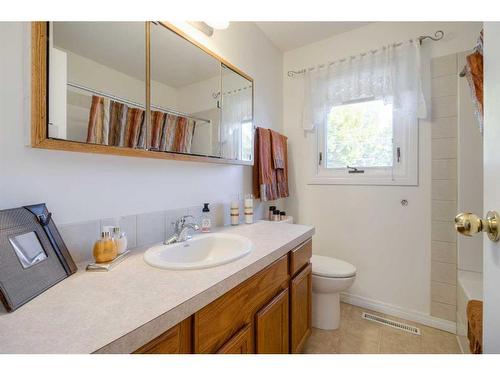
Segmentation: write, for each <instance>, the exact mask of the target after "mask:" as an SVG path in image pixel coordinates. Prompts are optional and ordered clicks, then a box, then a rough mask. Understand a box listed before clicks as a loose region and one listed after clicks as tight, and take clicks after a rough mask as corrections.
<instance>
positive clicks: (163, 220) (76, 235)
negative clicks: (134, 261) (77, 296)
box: [56, 202, 266, 263]
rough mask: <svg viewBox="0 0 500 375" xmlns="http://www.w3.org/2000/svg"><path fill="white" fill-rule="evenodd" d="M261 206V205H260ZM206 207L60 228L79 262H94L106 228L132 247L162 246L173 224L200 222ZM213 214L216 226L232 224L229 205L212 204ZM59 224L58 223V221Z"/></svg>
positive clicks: (258, 216)
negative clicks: (121, 235)
mask: <svg viewBox="0 0 500 375" xmlns="http://www.w3.org/2000/svg"><path fill="white" fill-rule="evenodd" d="M256 203H257V202H256ZM262 206H264V205H262V204H258V205H257V206H256V207H255V214H254V219H255V220H258V219H261V218H262V217H263V216H262V215H263V212H266V211H265V209H264V207H262ZM202 208H203V205H201V204H200V205H199V206H191V207H185V208H177V209H172V210H164V211H155V212H147V213H142V214H138V215H128V216H120V217H111V218H104V219H98V220H92V221H85V222H80V223H72V224H63V225H58V229H59V231H60V233H61V236H62V238H63V240H64V242H65V243H66V246H67V247H68V250H69V251H70V253H71V256H72V257H73V260H74V261H75V262H76V263H80V262H87V261H91V260H92V259H93V258H92V248H93V245H94V242H95V241H96V240H97V239H98V238H99V235H100V232H101V230H102V227H104V226H106V225H112V226H119V227H120V228H121V230H122V231H123V232H125V233H126V234H127V238H128V248H129V249H133V248H135V247H141V246H147V245H151V244H154V243H159V242H162V241H163V240H165V238H167V237H168V236H171V235H172V234H173V233H174V226H173V223H175V221H176V220H177V219H178V218H179V217H181V216H184V215H193V216H194V218H195V221H196V222H197V223H200V219H201V210H202ZM210 215H211V219H212V226H213V227H220V226H224V225H229V203H227V204H223V203H211V204H210ZM243 220H244V217H243V202H241V204H240V222H241V223H243ZM56 224H57V220H56Z"/></svg>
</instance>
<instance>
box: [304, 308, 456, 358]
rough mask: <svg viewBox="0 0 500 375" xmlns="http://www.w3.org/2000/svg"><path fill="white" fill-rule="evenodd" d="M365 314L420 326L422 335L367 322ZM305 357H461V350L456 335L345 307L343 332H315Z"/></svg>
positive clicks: (306, 346)
mask: <svg viewBox="0 0 500 375" xmlns="http://www.w3.org/2000/svg"><path fill="white" fill-rule="evenodd" d="M363 311H366V312H372V313H375V314H377V315H380V316H384V317H387V318H389V319H392V320H396V321H403V322H407V323H408V324H411V325H413V326H417V327H418V328H420V331H421V335H420V336H418V335H414V334H411V333H407V332H404V331H401V330H398V329H394V328H390V327H387V326H384V325H382V324H379V323H374V322H371V321H368V320H365V319H363V318H362V317H361V313H362V312H363ZM304 353H307V354H332V353H338V354H352V353H359V354H372V353H373V354H376V353H381V354H382V353H383V354H399V353H406V354H415V353H419V354H458V353H460V349H459V347H458V343H457V339H456V337H455V335H453V334H451V333H448V332H444V331H440V330H438V329H434V328H430V327H427V326H424V325H421V324H417V323H413V322H409V321H405V320H403V319H399V318H395V317H392V316H389V315H385V314H381V313H376V312H373V311H370V310H367V309H361V308H359V307H356V306H353V305H348V304H345V303H342V304H341V323H340V328H339V329H337V330H334V331H325V330H321V329H317V328H313V331H312V334H311V337H310V338H309V340H308V341H307V343H306V345H305V347H304Z"/></svg>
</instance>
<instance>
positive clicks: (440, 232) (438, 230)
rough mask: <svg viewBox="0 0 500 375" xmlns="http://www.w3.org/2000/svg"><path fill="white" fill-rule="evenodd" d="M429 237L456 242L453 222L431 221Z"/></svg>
mask: <svg viewBox="0 0 500 375" xmlns="http://www.w3.org/2000/svg"><path fill="white" fill-rule="evenodd" d="M431 238H432V240H433V241H443V242H452V243H455V242H457V234H456V231H455V226H454V223H453V222H451V221H432V230H431Z"/></svg>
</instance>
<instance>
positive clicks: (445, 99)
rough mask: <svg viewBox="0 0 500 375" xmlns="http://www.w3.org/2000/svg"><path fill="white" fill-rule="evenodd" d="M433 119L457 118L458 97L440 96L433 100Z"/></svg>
mask: <svg viewBox="0 0 500 375" xmlns="http://www.w3.org/2000/svg"><path fill="white" fill-rule="evenodd" d="M431 106H432V110H431V116H432V118H433V119H434V118H440V117H452V116H457V112H458V103H457V96H456V95H454V96H440V97H438V98H432V99H431Z"/></svg>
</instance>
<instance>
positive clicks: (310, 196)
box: [283, 22, 481, 315]
mask: <svg viewBox="0 0 500 375" xmlns="http://www.w3.org/2000/svg"><path fill="white" fill-rule="evenodd" d="M480 28H481V25H480V24H479V23H422V22H413V23H412V22H405V23H402V22H397V23H396V22H395V23H391V22H388V23H374V24H370V25H367V26H365V27H362V28H359V29H356V30H353V31H350V32H347V33H344V34H340V35H337V36H334V37H331V38H329V39H325V40H323V41H319V42H316V43H313V44H310V45H307V46H304V47H301V48H298V49H296V50H292V51H289V52H286V53H285V55H284V69H283V74H284V81H283V88H284V89H283V93H284V96H283V107H284V110H283V123H284V129H285V134H287V135H288V136H289V140H290V151H291V152H290V157H291V160H290V165H291V167H292V168H291V171H290V175H291V181H290V188H291V196H292V197H293V198H292V199H289V200H288V201H287V211H289V212H290V213H291V214H292V215H294V216H295V217H296V218H297V219H298V220H297V221H298V222H299V223H307V224H313V225H315V226H316V236H315V238H314V249H313V251H314V253H318V254H323V255H330V256H334V257H338V258H341V259H344V260H347V261H349V262H351V263H352V264H354V265H355V266H356V267H357V270H358V273H357V280H356V282H355V284H354V286H353V287H352V288H351V289H350V290H349V293H350V294H352V295H355V296H359V297H361V298H362V299H364V300H372V301H373V302H375V303H379V304H386V306H387V305H392V306H393V307H396V308H398V309H400V310H404V311H406V312H410V313H413V312H414V313H416V314H419V313H420V314H425V315H426V314H429V312H430V279H431V278H430V242H431V241H430V233H431V226H430V217H431V211H430V199H431V198H430V178H431V176H430V169H431V168H430V165H431V159H430V144H431V136H430V134H431V129H430V123H429V122H428V121H421V124H420V160H419V163H420V173H419V182H420V183H419V186H418V187H392V186H339V185H337V186H334V185H329V186H320V185H308V184H307V176H308V175H309V173H308V171H309V170H310V168H311V167H312V166H311V165H310V163H309V162H308V160H310V153H311V152H312V151H311V147H310V144H311V139H312V136H311V135H309V136H306V135H305V134H304V132H303V131H302V130H301V129H300V119H301V108H302V94H303V91H302V90H303V89H302V80H301V78H294V79H291V78H288V77H287V76H286V72H287V71H288V70H298V69H301V68H303V67H308V66H314V65H316V64H320V63H324V62H327V61H331V60H335V59H338V58H343V57H346V56H350V55H353V54H356V53H360V52H364V51H367V50H371V49H373V48H377V47H380V46H382V45H384V44H387V43H393V42H396V41H403V40H405V39H409V38H412V37H416V36H418V35H433V33H434V32H435V31H436V30H443V31H444V32H445V33H446V36H445V38H444V39H443V40H441V41H439V42H436V43H434V42H425V45H424V47H423V48H424V55H426V56H428V57H436V56H443V55H448V54H451V53H455V52H459V51H464V50H467V49H470V48H471V47H473V46H474V43H475V39H476V37H477V34H478V32H479V30H480ZM426 73H427V74H428V66H426ZM429 112H430V109H429ZM402 199H407V200H408V201H409V205H408V206H407V207H403V206H402V205H401V203H400V201H401V200H402Z"/></svg>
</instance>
